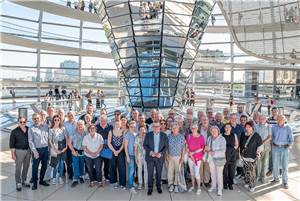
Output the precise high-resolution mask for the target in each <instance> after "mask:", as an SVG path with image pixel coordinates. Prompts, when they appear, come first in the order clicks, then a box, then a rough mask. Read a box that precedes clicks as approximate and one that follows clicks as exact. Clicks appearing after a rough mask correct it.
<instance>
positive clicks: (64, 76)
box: [54, 60, 79, 81]
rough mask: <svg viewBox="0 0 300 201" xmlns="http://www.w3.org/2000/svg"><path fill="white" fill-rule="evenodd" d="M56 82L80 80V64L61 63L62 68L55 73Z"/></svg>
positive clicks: (68, 61)
mask: <svg viewBox="0 0 300 201" xmlns="http://www.w3.org/2000/svg"><path fill="white" fill-rule="evenodd" d="M54 75H55V77H54V80H55V81H75V80H78V79H79V64H78V63H77V62H76V61H72V60H66V61H64V62H62V63H60V68H59V69H57V70H56V71H55V73H54Z"/></svg>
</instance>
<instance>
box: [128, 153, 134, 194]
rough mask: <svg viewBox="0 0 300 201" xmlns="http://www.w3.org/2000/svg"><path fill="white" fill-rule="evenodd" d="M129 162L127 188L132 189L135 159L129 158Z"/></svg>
mask: <svg viewBox="0 0 300 201" xmlns="http://www.w3.org/2000/svg"><path fill="white" fill-rule="evenodd" d="M129 157H130V162H129V163H128V175H127V177H128V187H129V188H134V184H133V180H134V171H135V159H134V156H129Z"/></svg>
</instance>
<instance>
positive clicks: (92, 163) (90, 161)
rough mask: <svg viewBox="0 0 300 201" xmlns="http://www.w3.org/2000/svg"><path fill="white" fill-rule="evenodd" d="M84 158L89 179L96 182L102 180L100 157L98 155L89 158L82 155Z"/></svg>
mask: <svg viewBox="0 0 300 201" xmlns="http://www.w3.org/2000/svg"><path fill="white" fill-rule="evenodd" d="M84 159H85V163H86V165H87V168H88V174H89V177H90V181H91V182H93V181H97V182H102V169H101V168H100V167H101V165H102V160H101V158H100V156H98V157H97V158H90V157H88V156H85V157H84ZM94 167H95V170H96V175H95V172H94Z"/></svg>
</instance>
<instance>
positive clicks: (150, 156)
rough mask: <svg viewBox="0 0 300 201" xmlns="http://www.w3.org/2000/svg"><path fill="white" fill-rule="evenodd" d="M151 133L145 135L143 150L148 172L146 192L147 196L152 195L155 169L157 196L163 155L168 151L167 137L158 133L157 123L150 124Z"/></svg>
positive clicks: (158, 124) (160, 191) (159, 188)
mask: <svg viewBox="0 0 300 201" xmlns="http://www.w3.org/2000/svg"><path fill="white" fill-rule="evenodd" d="M152 128H153V131H151V132H149V133H147V135H146V137H145V140H144V145H143V146H144V148H145V151H146V157H145V159H146V162H147V170H148V192H147V195H152V192H153V176H154V169H155V180H156V188H157V192H158V193H159V194H161V193H162V189H161V172H162V167H163V163H164V161H165V155H166V152H167V150H168V137H167V135H166V134H165V133H163V132H160V123H159V121H156V122H153V123H152Z"/></svg>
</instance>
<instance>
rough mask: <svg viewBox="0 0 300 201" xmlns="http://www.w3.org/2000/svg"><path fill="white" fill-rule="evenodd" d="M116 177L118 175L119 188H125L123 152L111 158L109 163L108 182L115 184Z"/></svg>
mask: <svg viewBox="0 0 300 201" xmlns="http://www.w3.org/2000/svg"><path fill="white" fill-rule="evenodd" d="M117 170H118V174H117ZM117 175H119V184H120V186H126V163H125V153H124V151H122V152H121V153H119V155H118V156H113V157H112V158H111V159H110V161H109V180H110V183H111V184H114V183H117V181H118V180H117Z"/></svg>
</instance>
